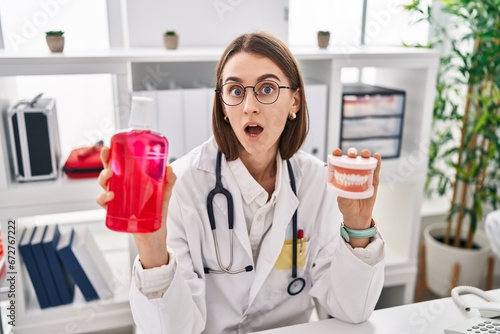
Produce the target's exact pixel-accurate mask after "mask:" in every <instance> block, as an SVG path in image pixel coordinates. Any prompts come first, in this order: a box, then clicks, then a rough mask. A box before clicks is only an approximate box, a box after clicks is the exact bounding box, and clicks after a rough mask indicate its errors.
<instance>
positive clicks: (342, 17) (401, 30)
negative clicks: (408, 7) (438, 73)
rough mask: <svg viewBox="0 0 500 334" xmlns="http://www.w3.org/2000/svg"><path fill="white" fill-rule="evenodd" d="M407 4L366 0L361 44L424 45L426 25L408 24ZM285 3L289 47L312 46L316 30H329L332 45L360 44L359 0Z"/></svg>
mask: <svg viewBox="0 0 500 334" xmlns="http://www.w3.org/2000/svg"><path fill="white" fill-rule="evenodd" d="M422 1H424V0H422ZM429 2H430V0H429ZM407 3H408V0H366V19H365V34H364V42H365V43H364V44H367V45H398V46H400V45H402V42H406V43H408V44H413V43H422V44H426V43H427V40H428V31H429V27H428V24H426V23H424V22H421V23H418V24H412V22H413V18H412V17H410V15H409V14H408V13H407V12H406V11H405V10H404V9H403V5H404V4H407ZM289 4H290V8H289V28H288V31H289V32H288V44H289V45H290V46H299V47H300V46H316V45H317V42H316V33H317V31H318V30H329V31H330V34H331V35H330V45H333V46H340V47H342V46H343V47H346V48H347V47H349V46H357V45H360V44H362V43H361V36H362V16H363V15H362V13H363V0H353V1H331V0H308V1H305V0H290V3H289Z"/></svg>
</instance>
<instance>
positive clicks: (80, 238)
mask: <svg viewBox="0 0 500 334" xmlns="http://www.w3.org/2000/svg"><path fill="white" fill-rule="evenodd" d="M71 248H72V250H73V253H74V254H75V257H76V258H77V259H78V262H80V265H81V266H82V268H83V270H84V271H85V274H87V277H88V278H89V280H90V282H91V283H92V285H93V287H94V289H95V290H96V292H97V294H98V295H99V298H100V299H108V298H111V297H112V296H113V290H112V288H111V285H110V284H111V282H113V274H112V273H111V269H110V267H109V264H108V263H107V262H106V259H105V258H104V255H103V253H102V251H101V250H100V249H99V247H98V245H97V243H96V241H95V239H94V236H93V235H92V232H91V231H90V229H89V228H88V227H83V228H76V229H75V240H74V241H73V244H72V246H71Z"/></svg>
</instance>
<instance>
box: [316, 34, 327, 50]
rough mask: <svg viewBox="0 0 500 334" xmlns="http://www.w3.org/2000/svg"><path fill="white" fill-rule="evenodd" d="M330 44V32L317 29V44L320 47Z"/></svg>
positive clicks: (324, 47)
mask: <svg viewBox="0 0 500 334" xmlns="http://www.w3.org/2000/svg"><path fill="white" fill-rule="evenodd" d="M328 44H330V32H329V31H318V46H319V48H320V49H326V48H327V47H328Z"/></svg>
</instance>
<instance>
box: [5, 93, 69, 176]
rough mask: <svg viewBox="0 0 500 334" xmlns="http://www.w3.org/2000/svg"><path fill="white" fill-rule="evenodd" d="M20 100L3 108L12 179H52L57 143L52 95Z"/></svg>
mask: <svg viewBox="0 0 500 334" xmlns="http://www.w3.org/2000/svg"><path fill="white" fill-rule="evenodd" d="M41 96H42V94H40V95H38V96H36V97H35V98H34V99H33V100H31V101H20V102H19V103H17V104H16V105H15V106H14V107H12V108H11V109H10V110H8V112H7V124H8V128H9V141H10V148H11V156H12V160H13V170H14V180H15V181H19V182H25V181H37V180H50V179H56V178H57V177H58V174H59V159H60V143H59V130H58V125H57V115H56V103H55V100H54V99H41Z"/></svg>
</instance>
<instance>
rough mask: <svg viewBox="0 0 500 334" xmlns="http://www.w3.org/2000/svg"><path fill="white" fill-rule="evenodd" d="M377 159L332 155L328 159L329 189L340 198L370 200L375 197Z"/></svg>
mask: <svg viewBox="0 0 500 334" xmlns="http://www.w3.org/2000/svg"><path fill="white" fill-rule="evenodd" d="M375 167H377V159H375V158H372V157H370V158H363V157H360V156H357V157H355V158H351V157H348V156H347V155H343V156H334V155H330V156H329V157H328V182H327V183H328V187H329V188H330V189H332V190H334V191H335V192H336V193H337V194H338V195H339V196H340V197H345V198H350V199H363V198H369V197H371V196H372V195H373V171H374V170H375Z"/></svg>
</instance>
